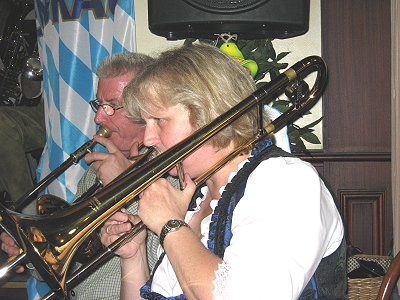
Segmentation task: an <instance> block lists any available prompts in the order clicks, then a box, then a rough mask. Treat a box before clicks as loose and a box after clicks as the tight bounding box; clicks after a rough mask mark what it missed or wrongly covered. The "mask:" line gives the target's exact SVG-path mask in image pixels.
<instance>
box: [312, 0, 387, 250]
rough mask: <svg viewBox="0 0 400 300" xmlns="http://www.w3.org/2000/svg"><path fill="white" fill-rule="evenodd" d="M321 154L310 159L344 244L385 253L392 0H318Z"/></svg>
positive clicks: (315, 154)
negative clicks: (323, 76)
mask: <svg viewBox="0 0 400 300" xmlns="http://www.w3.org/2000/svg"><path fill="white" fill-rule="evenodd" d="M321 32H322V57H323V58H324V60H325V61H326V63H327V66H328V72H329V81H328V85H327V88H326V90H325V92H324V94H323V115H324V120H323V122H324V123H323V139H324V149H323V151H322V152H321V153H314V154H313V155H312V156H309V157H308V158H305V159H307V160H309V161H311V162H312V163H313V164H314V165H315V166H316V167H317V170H318V171H319V172H320V174H321V175H322V176H323V177H324V178H325V180H326V183H327V185H328V187H329V188H330V190H331V191H332V193H333V194H334V196H335V197H336V201H337V206H338V208H339V209H340V211H341V213H342V216H343V218H344V222H345V226H346V235H347V238H348V242H350V243H351V244H353V245H354V246H357V247H360V248H361V249H362V250H363V251H364V252H365V253H369V254H381V255H382V254H386V253H387V251H388V250H390V241H391V238H392V205H391V197H392V193H391V166H390V164H391V154H390V151H391V119H390V118H391V97H390V94H391V88H390V68H391V67H390V61H391V60H390V0H380V1H375V0H352V1H348V0H335V1H332V0H321Z"/></svg>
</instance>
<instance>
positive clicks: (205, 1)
mask: <svg viewBox="0 0 400 300" xmlns="http://www.w3.org/2000/svg"><path fill="white" fill-rule="evenodd" d="M184 1H185V2H187V3H188V4H190V5H192V6H195V7H196V8H198V9H201V10H203V11H207V12H212V13H239V12H243V11H248V10H251V9H254V8H255V7H256V6H258V5H261V4H263V3H265V2H267V1H269V0H184Z"/></svg>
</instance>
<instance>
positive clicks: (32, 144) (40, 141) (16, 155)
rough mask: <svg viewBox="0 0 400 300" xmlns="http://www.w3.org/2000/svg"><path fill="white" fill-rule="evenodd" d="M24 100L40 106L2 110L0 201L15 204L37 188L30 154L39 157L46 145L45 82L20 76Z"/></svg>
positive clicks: (6, 107)
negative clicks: (43, 88)
mask: <svg viewBox="0 0 400 300" xmlns="http://www.w3.org/2000/svg"><path fill="white" fill-rule="evenodd" d="M20 82H21V91H22V96H23V97H24V98H25V99H29V100H32V101H34V102H36V100H35V99H37V101H38V104H37V105H32V106H25V105H21V106H0V140H1V143H0V155H1V157H2V159H1V160H0V191H1V192H0V197H1V200H2V201H3V202H4V201H5V202H13V201H16V200H18V199H19V197H21V196H22V195H24V194H25V193H26V192H28V191H30V190H31V189H32V188H33V186H34V184H35V180H34V177H35V176H34V175H32V174H34V170H32V167H31V164H30V162H29V156H27V155H29V153H32V152H34V151H36V152H38V153H40V152H41V150H42V149H43V147H44V145H45V142H46V141H45V138H46V127H45V122H44V105H43V100H42V99H41V94H42V88H41V85H42V81H41V80H39V79H38V80H36V79H35V80H33V79H27V78H26V77H25V76H23V75H21V76H20Z"/></svg>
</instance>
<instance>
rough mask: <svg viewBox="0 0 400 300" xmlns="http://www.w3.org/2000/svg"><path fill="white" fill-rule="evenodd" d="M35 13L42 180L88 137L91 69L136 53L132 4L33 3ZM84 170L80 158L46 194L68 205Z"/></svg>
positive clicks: (115, 0)
mask: <svg viewBox="0 0 400 300" xmlns="http://www.w3.org/2000/svg"><path fill="white" fill-rule="evenodd" d="M35 12H36V19H37V23H38V43H39V54H40V58H41V61H42V65H43V74H44V76H43V87H44V88H43V95H44V100H45V115H46V131H47V133H46V146H45V149H44V151H43V154H42V158H41V162H40V164H39V167H38V170H37V173H38V175H39V176H38V178H39V179H42V178H44V177H45V176H46V175H48V174H49V173H50V172H51V171H52V170H54V169H55V168H57V167H58V166H59V165H60V164H61V163H62V162H64V161H65V160H66V159H67V158H68V157H69V156H70V154H71V153H73V152H74V151H75V150H76V149H77V148H78V147H80V146H81V145H82V144H83V143H85V142H86V141H88V140H89V139H91V138H92V136H93V134H94V133H95V132H96V129H97V128H96V126H95V123H94V121H93V118H94V113H93V111H92V110H91V108H90V106H89V104H88V102H89V101H90V100H91V99H93V98H94V97H95V93H96V86H97V78H96V76H95V70H96V67H97V65H98V64H99V62H101V61H102V60H103V59H104V57H106V56H109V55H112V54H114V53H118V52H124V51H135V50H136V42H135V40H136V39H135V17H134V1H133V0H90V1H88V0H35ZM86 168H87V165H86V164H85V162H84V160H83V159H82V160H81V161H80V162H79V163H78V164H77V165H74V166H72V167H70V168H69V169H68V170H67V171H66V172H65V173H64V174H62V175H61V176H60V177H59V178H58V179H57V180H55V181H54V182H53V183H52V184H51V185H49V187H48V188H47V190H46V191H45V192H46V193H49V194H52V195H57V196H59V197H61V198H62V199H66V200H67V201H71V200H72V199H73V196H74V194H75V192H76V186H77V183H78V181H79V179H80V177H81V176H82V174H83V172H84V171H85V169H86Z"/></svg>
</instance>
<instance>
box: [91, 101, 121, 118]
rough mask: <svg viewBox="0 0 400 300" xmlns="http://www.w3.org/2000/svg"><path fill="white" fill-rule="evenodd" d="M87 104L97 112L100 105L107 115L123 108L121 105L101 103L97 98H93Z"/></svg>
mask: <svg viewBox="0 0 400 300" xmlns="http://www.w3.org/2000/svg"><path fill="white" fill-rule="evenodd" d="M89 104H90V107H91V108H92V109H93V111H94V112H97V111H98V110H99V108H100V107H101V108H102V109H103V111H104V112H105V113H106V115H107V116H112V115H113V114H115V111H116V110H118V109H121V108H123V106H118V107H114V106H112V105H111V104H101V103H100V100H99V99H94V100H92V101H90V102H89Z"/></svg>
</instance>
